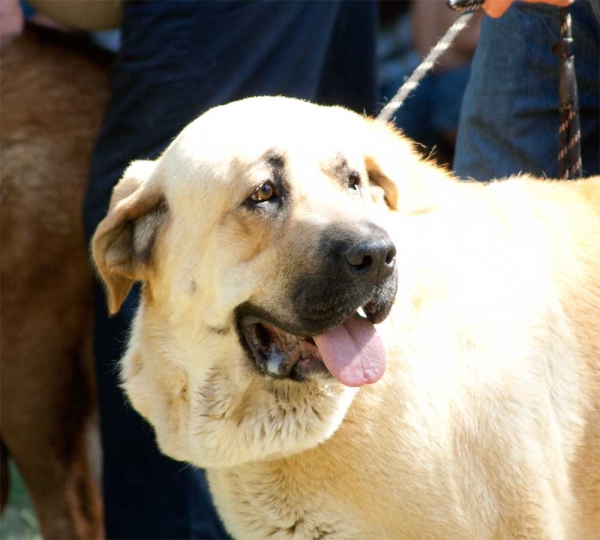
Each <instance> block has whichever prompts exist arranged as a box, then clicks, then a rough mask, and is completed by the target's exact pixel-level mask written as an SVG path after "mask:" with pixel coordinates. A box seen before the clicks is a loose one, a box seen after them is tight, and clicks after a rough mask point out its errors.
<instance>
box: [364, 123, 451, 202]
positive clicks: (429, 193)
mask: <svg viewBox="0 0 600 540" xmlns="http://www.w3.org/2000/svg"><path fill="white" fill-rule="evenodd" d="M365 166H366V169H367V174H368V176H369V183H370V184H371V185H372V186H375V189H382V190H383V192H384V194H385V201H386V202H387V205H388V206H389V207H390V208H391V209H393V210H397V211H399V212H403V213H421V212H427V211H429V210H431V209H433V208H434V207H435V206H436V201H437V198H438V193H437V189H438V188H437V186H438V185H439V180H440V179H441V178H443V177H444V176H445V175H446V173H445V172H444V171H443V170H442V169H440V168H438V167H437V166H435V165H433V164H431V163H428V162H427V161H426V160H424V159H423V158H422V157H421V156H420V155H419V153H418V152H417V150H416V149H415V147H414V144H413V143H412V141H410V140H409V139H408V138H406V137H404V136H403V135H402V134H401V133H400V132H399V131H398V130H397V129H396V128H394V127H393V126H391V125H389V124H386V123H383V122H380V121H378V120H369V121H368V136H367V143H366V152H365Z"/></svg>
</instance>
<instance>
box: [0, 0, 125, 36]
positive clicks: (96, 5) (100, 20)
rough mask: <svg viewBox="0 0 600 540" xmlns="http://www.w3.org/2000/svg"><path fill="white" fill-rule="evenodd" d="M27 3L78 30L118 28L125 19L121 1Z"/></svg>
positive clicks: (45, 0)
mask: <svg viewBox="0 0 600 540" xmlns="http://www.w3.org/2000/svg"><path fill="white" fill-rule="evenodd" d="M2 1H3V0H0V2H2ZM27 3H28V4H30V5H31V6H32V7H33V8H35V10H36V11H37V12H38V13H41V14H42V15H46V16H47V17H50V18H51V19H53V20H55V21H56V22H58V23H60V24H63V25H64V26H67V27H69V28H73V29H76V30H86V31H96V30H110V29H112V28H118V27H119V26H121V19H122V18H123V8H122V5H121V0H27Z"/></svg>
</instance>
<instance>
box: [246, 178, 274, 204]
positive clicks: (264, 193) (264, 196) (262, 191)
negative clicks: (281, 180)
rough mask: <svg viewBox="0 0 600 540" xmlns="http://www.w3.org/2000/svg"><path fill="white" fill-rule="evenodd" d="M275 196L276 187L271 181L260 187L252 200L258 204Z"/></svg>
mask: <svg viewBox="0 0 600 540" xmlns="http://www.w3.org/2000/svg"><path fill="white" fill-rule="evenodd" d="M273 195H275V186H274V185H273V182H271V181H270V180H269V181H267V182H265V183H264V184H261V185H260V186H258V187H257V188H256V189H255V190H254V193H252V195H250V198H251V199H252V200H253V201H256V202H263V201H268V200H269V199H271V198H272V197H273Z"/></svg>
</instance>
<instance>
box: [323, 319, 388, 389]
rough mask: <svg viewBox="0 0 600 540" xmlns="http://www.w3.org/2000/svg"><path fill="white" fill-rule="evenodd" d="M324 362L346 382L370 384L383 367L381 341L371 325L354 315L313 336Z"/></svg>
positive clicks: (360, 384)
mask: <svg viewBox="0 0 600 540" xmlns="http://www.w3.org/2000/svg"><path fill="white" fill-rule="evenodd" d="M314 340H315V343H316V345H317V347H318V349H319V352H320V353H321V356H322V358H323V362H324V364H325V365H326V366H327V369H328V370H329V371H330V372H331V374H332V375H333V376H334V377H335V378H336V379H337V380H338V381H340V382H341V383H343V384H345V385H346V386H363V385H364V384H371V383H374V382H376V381H378V380H379V379H381V377H382V376H383V372H384V371H385V356H386V353H385V345H384V343H383V339H382V337H381V333H380V332H379V331H378V330H377V329H376V328H375V326H374V325H373V324H372V323H371V322H369V321H367V320H365V319H361V318H360V317H358V316H357V315H355V316H353V317H351V318H350V319H348V320H347V321H346V322H345V323H344V324H343V325H341V326H338V327H336V328H333V329H332V330H329V332H325V333H324V334H321V335H320V336H315V337H314Z"/></svg>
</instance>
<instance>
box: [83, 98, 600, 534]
mask: <svg viewBox="0 0 600 540" xmlns="http://www.w3.org/2000/svg"><path fill="white" fill-rule="evenodd" d="M270 149H277V150H278V151H281V152H283V153H284V154H285V156H286V170H287V173H286V174H287V180H288V181H289V182H290V183H291V185H292V186H293V194H292V196H291V197H290V203H289V204H290V207H291V210H290V211H289V212H288V213H287V214H286V215H285V216H283V217H282V216H275V217H273V218H268V219H266V218H264V217H256V216H254V215H250V214H249V213H248V212H247V211H246V210H245V209H244V207H243V204H244V201H245V200H246V199H247V198H248V197H249V196H250V194H251V193H252V191H253V190H254V188H255V187H256V186H257V185H259V184H260V183H261V182H262V181H264V179H265V178H266V177H267V176H268V174H269V171H268V170H267V169H266V168H265V165H264V161H263V160H261V156H263V155H264V153H265V152H266V151H267V150H270ZM339 155H343V156H345V157H346V159H347V160H348V162H349V164H350V165H351V166H352V167H354V168H355V169H356V170H358V171H359V172H360V173H361V176H362V182H363V186H362V188H361V193H359V194H355V193H350V192H348V191H347V190H345V189H343V187H342V186H340V185H339V183H337V182H336V181H334V180H333V179H332V175H331V173H330V164H331V163H332V161H335V159H336V157H337V156H339ZM367 177H369V178H370V182H371V186H370V187H369V185H368V182H367ZM382 189H383V192H385V195H386V200H387V203H388V204H389V206H390V207H391V208H390V209H388V208H387V206H385V204H384V203H383V199H382V197H381V193H382V191H381V190H382ZM161 204H162V205H163V206H162V208H163V210H162V213H157V214H156V216H158V217H156V218H155V217H153V212H155V208H157V207H160V205H161ZM363 217H369V218H371V219H376V220H378V221H379V222H381V223H382V224H384V225H385V227H386V228H387V230H388V231H389V233H390V234H391V235H392V237H393V239H394V242H395V244H396V247H397V250H398V255H397V264H398V270H399V289H398V293H397V296H396V302H395V305H394V308H393V311H392V314H391V315H390V317H388V319H387V320H386V321H385V322H384V323H382V325H381V327H382V329H383V330H384V331H385V332H386V335H387V343H388V361H387V371H386V374H385V375H384V377H383V378H382V379H381V380H380V381H379V382H377V383H376V384H374V385H371V386H366V387H362V388H361V389H359V390H356V389H350V388H346V387H344V386H342V385H341V384H340V383H338V382H337V381H335V380H334V379H325V378H323V379H316V380H314V381H312V382H304V383H297V382H292V381H285V380H284V381H280V380H270V379H267V378H265V377H264V376H263V375H260V374H259V373H258V372H257V371H256V370H255V369H253V368H252V365H251V364H252V362H251V361H250V359H249V358H248V357H247V356H246V353H245V352H244V350H243V349H242V347H241V345H240V343H239V339H238V335H237V332H236V331H235V328H234V318H233V312H234V309H235V308H236V307H237V306H238V305H239V304H241V303H243V302H245V301H248V300H253V301H257V302H260V303H261V304H262V305H263V306H266V307H267V308H268V309H270V310H272V311H273V312H274V313H284V312H285V310H286V309H287V306H288V304H286V301H287V299H286V298H285V296H284V294H283V291H284V287H283V284H284V283H285V282H286V280H287V279H289V278H290V276H294V275H296V274H297V273H302V272H310V268H311V267H310V261H309V260H308V261H307V260H306V259H305V257H303V254H304V253H306V250H307V249H308V247H309V246H310V245H311V244H312V243H313V242H315V241H316V238H317V231H318V230H322V227H323V226H324V225H325V226H327V224H328V222H329V220H336V222H340V221H342V222H343V221H344V220H349V221H351V220H355V219H359V218H363ZM132 224H135V226H136V227H137V229H136V233H135V235H134V236H135V240H132V236H131V227H132V226H133V225H132ZM135 242H137V243H138V244H139V249H138V248H136V246H135V245H133V244H135ZM136 249H138V252H139V253H142V255H143V254H144V253H146V251H150V252H151V256H150V257H148V256H142V255H138V256H135V255H132V251H133V252H135V250H136ZM144 250H146V251H144ZM146 255H147V253H146ZM94 257H95V261H96V264H97V266H98V270H99V272H100V274H101V276H102V277H103V278H104V280H105V281H106V283H107V289H108V293H109V298H110V304H111V309H112V310H113V311H115V310H116V309H118V307H119V304H120V302H121V301H122V299H123V297H124V296H125V295H126V294H127V291H128V290H129V287H130V286H131V283H132V282H133V281H135V280H140V281H143V282H144V289H143V293H142V302H141V306H140V308H139V311H138V313H137V316H136V318H135V323H134V326H133V330H132V333H131V338H130V341H129V346H128V350H127V353H126V355H125V357H124V358H123V361H122V377H123V385H124V388H125V389H126V391H127V393H128V396H129V398H130V399H131V402H132V404H133V406H134V407H135V408H136V409H137V410H138V411H139V412H140V413H141V414H142V415H143V416H145V417H146V418H147V419H148V420H149V421H150V422H151V423H152V425H153V426H154V428H155V430H156V436H157V441H158V444H159V446H160V448H161V450H162V451H163V452H165V453H166V454H168V455H170V456H172V457H174V458H175V459H178V460H182V461H187V462H190V463H192V464H194V465H197V466H199V467H204V468H206V469H207V471H208V477H209V480H210V486H211V490H212V492H213V495H214V498H215V501H216V504H217V508H218V510H219V512H220V514H221V516H222V518H223V520H224V522H225V525H226V527H227V529H228V530H229V531H230V533H231V534H232V535H233V536H234V537H236V538H242V539H251V540H254V539H261V538H265V539H266V538H269V539H271V540H278V539H294V540H305V539H306V540H308V539H316V538H320V539H325V538H327V539H328V540H337V539H362V540H367V539H373V540H381V539H432V540H434V539H435V540H451V539H456V540H468V539H472V540H486V539H507V540H508V539H540V540H541V539H544V540H546V539H548V540H594V539H597V538H598V537H599V536H598V534H599V531H600V508H599V506H600V417H599V414H600V405H599V395H600V394H599V392H600V365H599V364H600V179H599V178H595V179H589V180H585V181H578V182H572V183H567V182H558V181H541V180H535V179H533V178H530V177H527V176H522V177H518V178H511V179H508V180H505V181H502V182H495V183H491V184H489V185H482V184H478V183H460V182H457V181H455V180H453V179H452V178H450V176H449V175H448V174H447V173H446V172H445V171H442V170H440V169H438V168H436V167H434V166H433V165H431V164H429V163H427V162H425V161H423V160H421V159H420V158H418V157H417V156H416V154H415V153H414V152H413V150H412V148H411V145H410V143H409V142H407V141H406V140H405V139H403V138H402V137H401V136H398V135H396V134H395V133H393V132H392V130H390V129H389V128H387V127H383V126H379V125H378V124H376V123H373V122H371V121H367V120H365V119H363V118H361V117H359V116H357V115H355V114H353V113H350V112H348V111H345V110H343V109H339V108H323V107H317V106H314V105H310V104H307V103H303V102H299V101H295V100H289V99H284V98H254V99H250V100H245V101H242V102H237V103H234V104H230V105H227V106H224V107H219V108H217V109H213V110H212V111H209V112H208V113H206V114H205V115H203V116H202V117H200V118H199V119H198V120H196V121H195V122H193V123H192V124H191V125H190V126H188V127H187V128H186V129H185V130H184V131H183V132H182V134H181V135H180V136H179V137H178V138H177V139H176V140H175V141H174V142H173V144H172V145H171V146H170V147H169V149H168V150H167V151H166V152H165V154H164V155H163V156H162V157H161V158H159V159H158V160H157V161H156V162H154V163H150V162H142V163H137V164H133V165H132V167H131V168H130V169H129V170H128V172H127V173H126V174H125V177H124V180H122V182H121V184H120V185H119V186H118V187H117V188H116V190H115V195H114V197H113V202H112V204H111V209H110V211H109V214H108V216H107V218H106V219H105V221H104V222H103V223H102V224H101V225H100V227H99V229H98V231H97V233H96V236H95V239H94Z"/></svg>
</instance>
